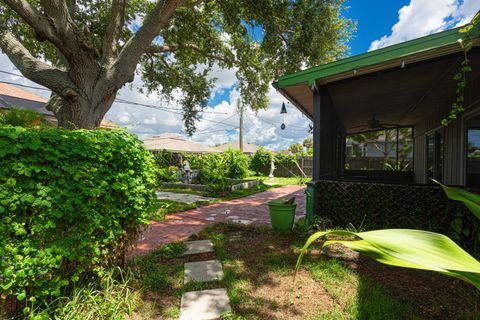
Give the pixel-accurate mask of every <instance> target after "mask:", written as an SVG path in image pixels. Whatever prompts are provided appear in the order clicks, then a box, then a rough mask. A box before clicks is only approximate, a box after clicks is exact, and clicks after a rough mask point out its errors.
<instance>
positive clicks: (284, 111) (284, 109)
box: [280, 102, 287, 130]
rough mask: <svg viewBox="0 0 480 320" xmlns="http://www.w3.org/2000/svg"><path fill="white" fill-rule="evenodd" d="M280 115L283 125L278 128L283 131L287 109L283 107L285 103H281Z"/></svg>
mask: <svg viewBox="0 0 480 320" xmlns="http://www.w3.org/2000/svg"><path fill="white" fill-rule="evenodd" d="M280 114H283V123H282V125H281V126H280V129H282V130H285V127H286V125H285V115H286V114H287V107H286V106H285V102H282V109H281V110H280Z"/></svg>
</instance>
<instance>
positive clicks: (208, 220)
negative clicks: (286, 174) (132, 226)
mask: <svg viewBox="0 0 480 320" xmlns="http://www.w3.org/2000/svg"><path fill="white" fill-rule="evenodd" d="M304 189H305V188H304V187H303V186H284V187H280V188H275V189H270V190H267V191H264V192H261V193H257V194H253V195H251V196H248V197H244V198H240V199H235V200H230V201H224V202H220V203H215V204H211V205H208V206H204V207H200V208H197V209H193V210H188V211H184V212H180V213H176V214H171V215H168V216H167V218H166V220H165V221H160V222H159V221H152V222H151V223H150V226H149V230H148V231H147V232H146V234H145V235H144V238H143V239H142V240H140V241H139V242H138V243H137V246H136V247H135V249H134V250H133V251H132V253H131V254H132V255H137V254H142V253H146V252H148V251H150V250H153V249H155V248H156V247H157V246H159V245H163V244H166V243H169V242H172V241H181V240H185V239H187V238H188V237H190V236H191V235H192V234H194V233H196V232H198V231H200V230H202V229H204V228H205V227H207V226H208V225H210V224H213V223H215V222H222V221H230V222H236V223H244V224H263V225H265V224H267V225H269V224H270V216H269V214H268V207H267V205H266V203H267V202H268V201H270V200H273V199H278V198H288V197H291V196H296V200H297V201H296V202H297V210H296V215H297V217H301V216H304V215H305V194H304Z"/></svg>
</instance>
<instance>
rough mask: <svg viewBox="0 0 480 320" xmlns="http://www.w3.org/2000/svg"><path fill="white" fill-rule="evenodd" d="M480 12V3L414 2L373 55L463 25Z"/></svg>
mask: <svg viewBox="0 0 480 320" xmlns="http://www.w3.org/2000/svg"><path fill="white" fill-rule="evenodd" d="M479 9H480V1H478V0H463V1H460V0H411V1H410V4H408V5H406V6H404V7H402V8H401V9H400V10H399V11H398V22H397V23H396V24H395V25H394V26H393V27H392V32H391V34H390V35H384V36H383V37H381V38H380V39H378V40H375V41H373V42H372V43H371V44H370V48H369V51H370V50H375V49H379V48H383V47H387V46H390V45H393V44H396V43H400V42H404V41H407V40H411V39H415V38H419V37H422V36H425V35H428V34H432V33H435V32H439V31H442V30H446V29H448V28H451V27H454V26H460V25H463V24H465V23H468V22H469V21H470V20H471V19H472V18H473V16H474V15H475V13H476V12H477V11H478V10H479Z"/></svg>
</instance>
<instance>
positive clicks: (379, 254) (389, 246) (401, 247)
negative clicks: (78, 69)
mask: <svg viewBox="0 0 480 320" xmlns="http://www.w3.org/2000/svg"><path fill="white" fill-rule="evenodd" d="M437 183H438V184H440V183H439V182H437ZM440 185H441V187H442V188H443V190H444V191H445V193H446V194H447V196H448V197H449V198H450V199H452V200H457V201H462V202H463V203H464V204H465V205H466V206H467V207H468V209H470V211H472V212H473V213H474V214H475V216H476V217H477V218H479V219H480V195H476V194H473V193H471V192H468V191H466V190H462V189H459V188H453V187H447V186H445V185H442V184H440ZM329 235H335V236H348V237H351V239H343V240H338V239H334V240H326V241H325V242H324V243H323V245H322V247H325V246H328V245H331V244H334V243H341V244H343V245H345V246H347V247H349V248H350V249H352V250H354V251H357V252H359V253H363V254H365V255H367V256H369V257H371V258H372V259H374V260H376V261H378V262H381V263H384V264H388V265H393V266H398V267H405V268H414V269H422V270H430V271H436V272H440V273H443V274H445V275H448V276H452V277H456V278H458V279H461V280H463V281H466V282H468V283H471V284H472V285H474V286H475V287H477V288H478V289H479V290H480V262H479V261H478V260H476V259H475V258H473V257H472V256H471V255H469V254H468V253H467V252H466V251H464V250H463V249H462V248H460V247H459V246H458V245H457V244H456V243H455V242H453V241H452V240H451V239H450V238H448V237H447V236H444V235H442V234H438V233H434V232H429V231H423V230H410V229H385V230H375V231H367V232H351V231H345V230H334V231H321V232H316V233H314V234H312V235H311V236H310V237H309V238H308V239H307V242H306V243H305V245H304V246H303V248H302V250H301V253H300V256H299V257H298V260H297V266H296V270H297V272H298V269H299V267H300V264H301V261H302V258H303V256H304V254H305V252H306V250H307V249H308V247H309V246H310V245H311V244H312V243H313V242H314V241H315V240H317V239H319V238H323V237H326V236H329Z"/></svg>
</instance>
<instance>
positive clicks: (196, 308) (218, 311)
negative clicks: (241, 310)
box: [180, 289, 232, 320]
mask: <svg viewBox="0 0 480 320" xmlns="http://www.w3.org/2000/svg"><path fill="white" fill-rule="evenodd" d="M231 311H232V309H231V307H230V300H229V299H228V294H227V290H225V289H211V290H202V291H191V292H185V293H184V294H183V296H182V302H181V304H180V320H209V319H219V318H220V317H221V315H222V314H224V313H227V312H231Z"/></svg>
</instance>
